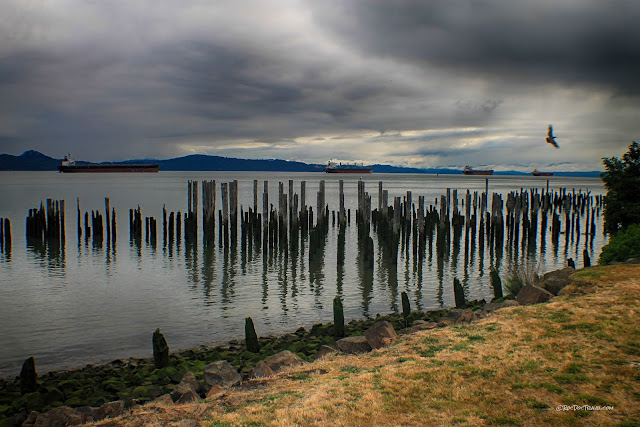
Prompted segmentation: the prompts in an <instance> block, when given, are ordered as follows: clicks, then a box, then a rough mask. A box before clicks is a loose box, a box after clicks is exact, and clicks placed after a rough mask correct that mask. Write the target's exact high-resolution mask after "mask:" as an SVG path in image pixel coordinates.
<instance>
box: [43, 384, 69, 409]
mask: <svg viewBox="0 0 640 427" xmlns="http://www.w3.org/2000/svg"><path fill="white" fill-rule="evenodd" d="M43 398H44V402H45V404H47V405H49V404H51V403H53V402H57V401H62V400H64V393H63V392H62V391H60V389H58V388H56V387H47V388H45V393H44V396H43Z"/></svg>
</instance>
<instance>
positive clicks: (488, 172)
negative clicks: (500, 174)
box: [462, 166, 493, 175]
mask: <svg viewBox="0 0 640 427" xmlns="http://www.w3.org/2000/svg"><path fill="white" fill-rule="evenodd" d="M462 173H463V174H465V175H493V169H485V170H473V169H472V168H471V166H465V167H464V169H462Z"/></svg>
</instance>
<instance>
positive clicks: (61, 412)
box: [33, 406, 87, 427]
mask: <svg viewBox="0 0 640 427" xmlns="http://www.w3.org/2000/svg"><path fill="white" fill-rule="evenodd" d="M85 422H87V417H86V415H83V414H81V413H79V412H78V411H76V410H74V409H71V408H69V407H68V406H60V407H59V408H54V409H52V410H50V411H47V412H46V413H44V414H38V416H37V418H36V421H35V423H34V424H33V425H34V427H58V426H77V425H80V424H84V423H85Z"/></svg>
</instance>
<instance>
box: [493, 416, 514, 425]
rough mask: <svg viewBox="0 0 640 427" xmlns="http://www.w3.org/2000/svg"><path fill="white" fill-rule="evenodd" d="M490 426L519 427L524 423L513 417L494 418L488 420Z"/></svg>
mask: <svg viewBox="0 0 640 427" xmlns="http://www.w3.org/2000/svg"><path fill="white" fill-rule="evenodd" d="M487 421H488V422H489V424H491V425H495V426H519V425H522V421H520V420H519V419H517V418H513V417H494V418H489V419H488V420H487Z"/></svg>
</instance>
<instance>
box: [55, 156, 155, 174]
mask: <svg viewBox="0 0 640 427" xmlns="http://www.w3.org/2000/svg"><path fill="white" fill-rule="evenodd" d="M58 172H65V173H103V172H116V173H122V172H158V164H157V163H86V164H80V165H79V164H76V161H75V160H73V159H72V158H71V155H70V154H67V155H66V156H64V160H63V161H62V164H61V165H59V166H58Z"/></svg>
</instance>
